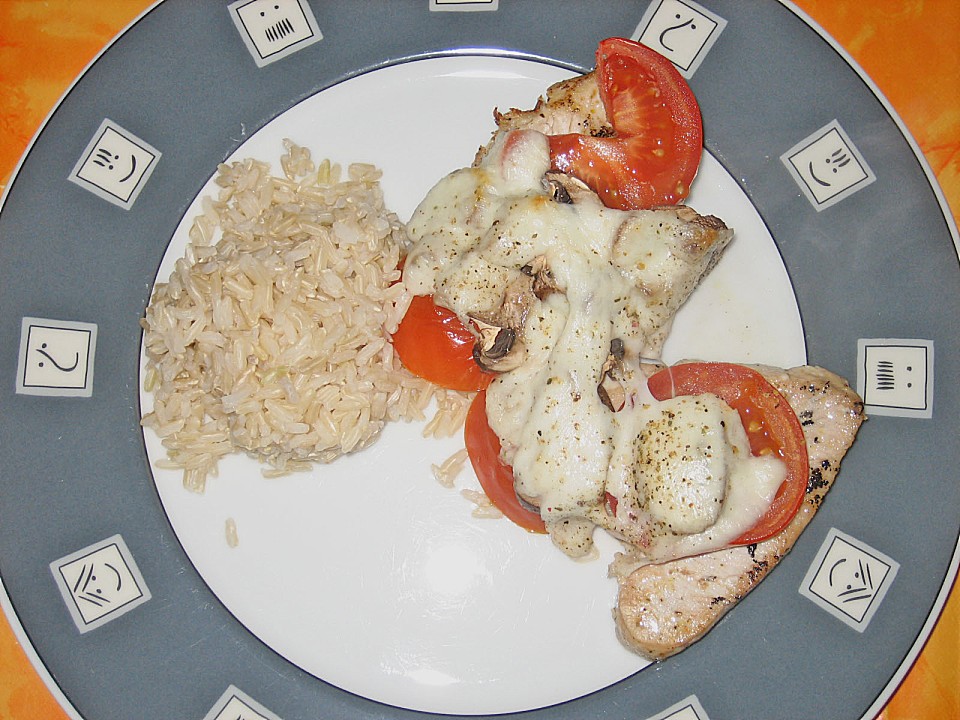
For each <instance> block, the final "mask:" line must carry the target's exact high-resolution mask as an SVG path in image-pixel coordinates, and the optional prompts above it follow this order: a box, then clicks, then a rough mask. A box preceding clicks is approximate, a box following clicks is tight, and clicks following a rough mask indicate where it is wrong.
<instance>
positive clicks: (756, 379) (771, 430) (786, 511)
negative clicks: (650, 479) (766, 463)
mask: <svg viewBox="0 0 960 720" xmlns="http://www.w3.org/2000/svg"><path fill="white" fill-rule="evenodd" d="M647 387H649V388H650V392H651V393H653V396H654V397H655V398H657V399H658V400H666V399H667V398H672V397H677V396H678V395H700V394H702V393H712V394H713V395H716V396H717V397H719V398H720V399H721V400H723V401H724V402H725V403H727V404H728V405H729V406H730V407H732V408H733V409H734V410H736V411H737V412H738V413H739V414H740V419H741V421H742V422H743V427H744V429H745V430H746V431H747V437H748V439H749V441H750V452H751V453H753V454H754V455H757V456H760V455H768V454H771V453H772V454H774V455H776V456H777V457H779V458H780V459H781V460H783V461H784V462H785V463H786V466H787V476H786V478H785V479H784V481H783V483H782V484H781V485H780V488H779V489H778V490H777V494H776V495H775V496H774V499H773V503H772V504H771V505H770V508H769V509H768V510H767V512H766V513H765V514H764V515H763V517H761V518H760V519H759V520H758V521H757V524H756V525H754V526H753V527H752V528H750V529H749V530H747V531H746V532H745V533H744V534H743V535H741V536H740V537H738V538H737V539H736V540H734V541H733V544H734V545H752V544H753V543H758V542H760V541H761V540H766V539H767V538H769V537H772V536H774V535H776V534H777V533H779V532H780V531H781V530H783V529H784V528H785V527H786V526H787V525H788V524H789V523H790V521H791V520H792V519H793V516H794V515H796V514H797V511H798V510H799V509H800V506H801V505H802V504H803V498H804V495H805V494H806V490H807V478H808V477H809V475H810V461H809V459H808V456H807V443H806V440H805V439H804V436H803V428H802V427H801V426H800V421H799V420H798V419H797V416H796V413H794V412H793V408H791V407H790V404H789V403H788V402H787V401H786V400H785V399H784V397H783V395H781V394H780V393H779V392H778V391H777V389H776V388H775V387H773V385H771V384H770V383H769V382H767V380H766V379H765V378H764V377H763V376H762V375H761V374H760V373H758V372H757V371H756V370H753V369H751V368H748V367H744V366H743V365H735V364H732V363H684V364H681V365H675V366H673V367H669V368H667V369H665V370H661V371H660V372H658V373H656V374H654V375H652V376H651V377H650V378H649V379H648V381H647Z"/></svg>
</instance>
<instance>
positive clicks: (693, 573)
mask: <svg viewBox="0 0 960 720" xmlns="http://www.w3.org/2000/svg"><path fill="white" fill-rule="evenodd" d="M681 367H682V366H681ZM757 370H758V371H759V372H760V373H761V374H763V376H764V377H765V378H767V380H769V382H770V383H772V384H773V385H774V387H776V388H777V390H778V391H779V392H780V393H781V395H782V396H783V397H784V398H785V399H786V401H787V402H788V403H789V404H790V406H791V407H792V408H793V410H794V412H795V413H796V415H797V417H798V418H800V425H801V427H802V429H803V437H804V442H805V445H806V449H807V455H808V468H807V475H806V476H805V477H806V480H805V483H804V496H803V500H802V504H801V506H800V510H799V512H797V513H796V515H794V516H793V519H792V520H791V521H790V522H789V524H788V525H787V526H786V528H785V529H783V530H782V531H781V532H779V533H777V534H775V535H773V536H772V537H770V538H768V539H766V540H763V541H760V542H758V543H755V544H749V545H739V546H735V547H730V548H726V549H724V550H718V551H715V552H710V553H705V554H699V555H693V556H689V557H685V558H682V559H678V560H673V561H672V562H667V563H658V564H651V563H650V562H648V561H647V560H646V559H644V558H642V557H639V556H638V555H636V554H631V553H627V554H625V555H624V556H622V557H620V558H618V559H617V561H616V562H614V564H613V567H612V568H611V570H612V572H613V574H614V575H615V576H616V577H617V579H618V582H619V593H618V599H617V606H616V609H615V611H614V618H615V620H616V625H617V634H618V636H619V637H620V639H621V640H622V641H623V642H624V644H626V645H627V646H628V647H630V648H632V649H634V650H636V651H637V652H639V653H641V654H643V655H645V656H647V657H651V658H657V659H660V658H665V657H668V656H670V655H673V654H674V653H676V652H678V651H680V650H682V649H683V648H685V647H687V646H688V645H690V644H691V643H693V642H695V641H696V640H698V639H700V638H701V637H702V636H703V635H704V634H705V633H706V632H707V631H708V630H709V629H710V628H711V627H713V625H714V624H715V623H716V622H717V621H718V620H719V619H720V618H721V617H723V616H724V615H725V614H726V613H727V611H729V610H730V608H732V607H733V606H734V605H735V604H736V603H737V602H739V600H740V599H741V598H743V597H744V596H745V595H746V594H747V593H748V592H750V590H752V589H753V588H754V587H755V586H756V585H757V583H759V582H760V581H761V580H762V579H763V578H764V577H766V575H767V573H769V572H770V571H771V570H772V569H773V568H774V567H775V566H776V565H777V563H779V562H780V560H781V559H783V556H784V555H786V554H787V553H788V552H789V551H790V549H791V548H792V547H793V544H794V543H795V542H796V540H797V538H798V537H799V535H800V533H801V532H802V531H803V529H804V528H805V527H806V526H807V524H808V523H809V522H810V520H811V519H812V518H813V516H814V514H815V513H816V512H817V509H818V508H819V507H820V503H821V502H822V501H823V499H824V496H825V495H826V493H827V491H828V490H829V489H830V486H831V485H832V484H833V481H834V479H835V478H836V476H837V472H838V471H839V469H840V460H841V458H843V456H844V454H845V453H846V451H847V449H848V448H849V447H850V445H851V443H852V442H853V440H854V437H855V436H856V434H857V430H858V428H859V427H860V424H861V423H862V421H863V418H864V415H863V402H862V401H861V399H860V397H859V396H858V395H857V394H856V393H855V392H854V391H853V390H851V389H850V386H849V385H848V384H847V383H846V381H845V380H843V379H842V378H840V377H838V376H836V375H834V374H833V373H830V372H828V371H826V370H823V369H821V368H815V367H800V368H793V369H791V370H780V369H777V368H770V367H760V368H757Z"/></svg>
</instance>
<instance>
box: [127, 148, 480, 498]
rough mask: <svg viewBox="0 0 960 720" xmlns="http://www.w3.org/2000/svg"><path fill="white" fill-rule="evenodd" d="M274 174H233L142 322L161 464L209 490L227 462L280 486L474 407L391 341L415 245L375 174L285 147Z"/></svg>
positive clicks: (451, 425) (242, 169) (245, 165)
mask: <svg viewBox="0 0 960 720" xmlns="http://www.w3.org/2000/svg"><path fill="white" fill-rule="evenodd" d="M284 148H285V153H284V155H283V157H282V158H281V167H282V170H283V176H282V177H276V176H273V175H271V174H270V167H269V165H268V164H266V163H263V162H260V161H257V160H252V159H248V160H244V161H239V162H234V163H231V164H223V165H221V166H220V168H219V172H218V175H217V178H216V182H217V184H218V185H219V186H220V188H221V190H220V191H219V195H218V197H217V198H216V199H213V198H209V197H207V198H204V200H203V201H202V202H203V213H202V214H201V215H200V216H199V217H197V218H196V219H195V221H194V223H193V226H192V227H191V229H190V233H189V244H188V246H187V249H186V252H185V254H184V257H182V258H180V259H179V260H178V261H177V262H176V266H175V268H174V270H173V272H172V273H171V274H170V277H169V279H168V281H167V282H165V283H158V284H157V286H156V287H155V289H154V293H153V296H152V298H151V301H150V304H149V306H148V307H147V311H146V314H145V317H144V318H143V320H142V321H141V324H142V326H143V328H144V348H145V354H146V369H145V375H144V388H145V389H146V390H147V391H150V392H152V393H153V410H152V411H151V412H150V413H148V414H146V415H145V416H144V417H143V420H142V424H143V425H144V426H145V427H149V428H151V429H152V430H153V431H154V432H155V433H156V434H157V435H158V436H159V437H160V438H161V439H162V442H163V445H164V447H165V448H166V452H167V458H166V459H164V460H160V461H159V462H158V463H157V464H158V465H159V466H161V467H167V468H176V469H180V470H182V471H183V476H184V485H185V486H186V487H188V488H190V489H192V490H195V491H198V492H199V491H202V490H203V487H204V484H205V481H206V478H207V476H208V475H211V474H215V473H216V469H217V463H218V461H219V459H220V458H222V457H223V456H224V455H226V454H228V453H232V452H235V451H238V450H239V451H244V452H246V453H249V454H250V455H252V456H255V457H257V458H259V459H260V460H261V461H263V462H265V463H267V465H268V466H269V467H268V469H266V470H264V474H267V475H278V474H284V473H287V472H290V471H294V470H301V469H306V468H308V467H310V465H311V463H313V462H330V461H332V460H334V459H336V458H337V457H339V456H341V455H342V454H344V453H350V452H355V451H357V450H360V449H362V448H364V447H367V446H368V445H369V444H370V443H371V442H373V441H374V440H375V439H376V438H377V437H378V435H379V434H380V431H381V429H382V428H383V426H384V423H385V422H387V421H390V420H422V419H426V415H427V411H428V408H430V407H434V408H436V413H435V415H434V417H433V418H432V419H431V420H430V422H429V423H428V424H427V426H426V428H425V430H424V434H425V435H434V436H445V435H451V434H453V433H454V432H455V431H456V429H457V428H459V427H460V425H461V424H462V421H463V417H464V415H465V414H466V409H467V405H468V402H469V398H468V396H467V395H465V394H463V393H456V392H451V391H446V390H443V389H441V388H438V387H436V386H434V385H432V384H431V383H428V382H426V381H424V380H421V379H419V378H416V377H414V376H413V375H411V374H410V373H408V372H407V371H406V370H404V369H403V367H402V366H401V365H400V362H399V360H398V359H397V357H396V355H395V354H394V352H393V345H392V344H391V343H390V340H389V335H390V333H391V332H393V331H394V330H395V329H396V327H397V323H398V322H399V321H400V319H401V318H402V317H403V313H404V312H405V311H406V307H407V304H408V303H409V296H408V293H407V292H406V291H405V289H404V287H403V284H402V283H399V282H397V281H398V280H399V278H400V272H399V270H398V269H397V264H398V262H399V261H400V259H401V257H402V256H403V255H404V254H405V252H406V248H407V245H408V243H409V240H408V239H407V237H406V233H405V231H404V228H403V225H402V224H401V223H400V221H399V220H398V219H397V217H396V215H394V214H393V213H391V212H389V211H387V210H386V209H385V208H384V203H383V194H382V191H381V188H380V185H379V178H380V173H379V171H378V170H377V169H376V168H375V167H373V166H372V165H366V164H353V165H350V166H349V168H348V170H347V178H346V179H345V180H341V179H340V168H339V166H337V165H332V164H331V163H330V162H329V161H326V160H325V161H323V162H322V163H320V165H319V166H315V164H314V163H313V161H312V160H311V158H310V153H309V150H307V149H306V148H302V147H299V146H297V145H295V144H293V143H292V142H290V141H285V142H284Z"/></svg>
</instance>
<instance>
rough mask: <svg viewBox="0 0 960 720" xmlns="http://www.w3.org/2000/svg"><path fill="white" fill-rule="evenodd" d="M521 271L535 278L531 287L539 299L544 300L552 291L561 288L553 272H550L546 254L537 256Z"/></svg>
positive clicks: (557, 290)
mask: <svg viewBox="0 0 960 720" xmlns="http://www.w3.org/2000/svg"><path fill="white" fill-rule="evenodd" d="M520 272H522V273H523V274H524V275H527V276H528V277H531V278H533V283H532V284H531V288H530V289H531V291H532V292H533V294H534V295H535V296H536V297H537V299H538V300H543V299H544V298H546V297H547V296H548V295H549V294H550V293H553V292H559V290H560V287H559V286H558V285H557V281H556V280H555V279H554V277H553V273H552V272H550V268H549V266H548V265H547V258H546V257H545V256H544V255H538V256H537V257H535V258H534V259H533V260H531V261H530V262H529V263H527V264H526V265H524V266H523V267H522V268H520Z"/></svg>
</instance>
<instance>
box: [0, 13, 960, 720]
mask: <svg viewBox="0 0 960 720" xmlns="http://www.w3.org/2000/svg"><path fill="white" fill-rule="evenodd" d="M152 4H153V3H152V0H47V1H42V0H0V190H2V189H4V188H5V187H6V185H7V183H8V182H9V180H10V176H11V175H12V173H13V171H14V169H15V168H16V165H17V163H18V161H19V159H20V156H21V155H22V154H23V153H24V151H25V150H26V149H27V146H28V144H29V143H30V140H31V138H32V137H33V135H34V133H36V131H37V130H38V128H39V127H40V125H41V124H42V123H43V121H44V119H45V118H46V116H47V115H48V114H49V113H50V111H51V110H52V109H53V108H54V107H55V105H56V104H57V101H58V100H59V98H60V96H61V95H62V94H63V93H64V92H65V91H66V90H67V89H68V87H69V86H70V84H71V83H72V82H73V80H74V78H76V76H77V75H79V74H80V73H81V72H82V71H83V69H84V68H85V67H86V66H87V65H88V64H89V63H90V62H91V61H92V60H94V58H95V57H96V56H97V54H98V53H99V52H100V51H101V50H102V49H103V48H104V47H105V46H106V45H108V44H109V43H110V41H111V40H112V39H113V38H114V37H115V36H116V35H117V33H119V32H121V31H122V30H123V29H124V28H125V27H126V26H127V25H128V24H129V23H131V22H132V21H133V20H135V19H136V18H137V16H138V15H139V14H140V13H141V12H143V11H144V10H145V9H146V8H147V7H149V6H150V5H152ZM795 4H796V6H797V7H799V8H800V10H802V11H803V12H805V13H806V14H808V15H809V16H810V17H811V18H813V20H814V21H816V22H817V23H819V25H820V26H821V27H822V28H824V29H825V30H826V32H827V33H829V34H830V35H831V36H832V37H833V38H834V39H835V40H836V41H837V42H838V43H839V44H840V45H841V46H842V47H843V48H845V49H846V50H847V52H848V53H849V54H850V55H851V56H852V57H853V59H854V60H855V61H856V62H857V63H859V65H860V67H861V68H863V70H864V71H865V72H866V74H867V75H869V76H870V77H871V78H872V79H873V81H874V83H875V84H876V85H877V87H879V89H880V91H881V92H882V93H883V94H884V95H885V96H886V98H887V100H888V101H889V102H890V104H891V105H892V106H893V108H894V110H895V111H896V112H897V113H898V114H899V116H900V117H901V119H902V120H903V122H904V123H905V124H906V126H907V128H908V130H909V131H910V133H911V134H912V135H913V137H914V139H915V140H916V141H917V144H918V145H919V147H920V149H921V150H922V151H923V153H924V155H925V157H926V159H927V162H928V163H929V165H930V167H931V168H932V170H933V172H934V174H935V175H936V177H937V179H938V180H939V183H940V186H941V188H942V190H943V193H944V195H945V197H946V199H947V202H948V203H949V205H950V207H951V209H952V212H953V216H954V218H955V219H956V218H960V39H958V38H960V3H958V2H957V0H868V1H865V0H796V3H795ZM0 242H2V239H0ZM37 718H44V719H47V718H49V719H50V720H65V719H66V718H67V715H66V714H65V712H64V711H63V710H61V709H60V706H59V705H58V703H57V701H56V700H55V699H54V697H53V695H52V694H51V692H50V691H49V690H48V689H47V687H46V685H45V684H44V682H43V680H41V678H40V677H39V675H38V674H37V673H36V671H35V670H34V669H33V666H32V665H31V664H30V661H29V660H28V658H27V655H26V653H25V652H24V649H23V648H22V647H21V646H20V644H19V642H18V640H17V638H16V636H15V634H14V633H13V631H12V630H11V628H10V626H9V624H8V623H7V621H6V619H5V618H3V617H2V616H0V720H35V719H37ZM934 719H936V720H960V590H957V589H956V588H954V591H953V593H952V594H951V596H950V599H949V601H948V603H947V605H946V608H945V609H944V611H943V613H942V615H941V617H940V619H939V621H938V623H937V625H936V627H935V629H934V631H933V634H932V635H931V636H930V639H929V641H928V642H927V644H926V645H925V647H924V649H923V651H922V652H921V653H920V655H919V657H918V658H917V660H916V662H915V663H914V665H913V667H912V668H911V669H910V672H909V673H908V674H907V675H906V677H905V678H904V680H903V682H902V684H901V685H900V687H899V689H898V690H897V691H896V693H895V694H894V695H893V697H892V698H891V699H890V701H889V702H888V703H887V705H886V707H884V709H883V710H882V711H881V712H880V714H879V715H878V717H877V720H934Z"/></svg>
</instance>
